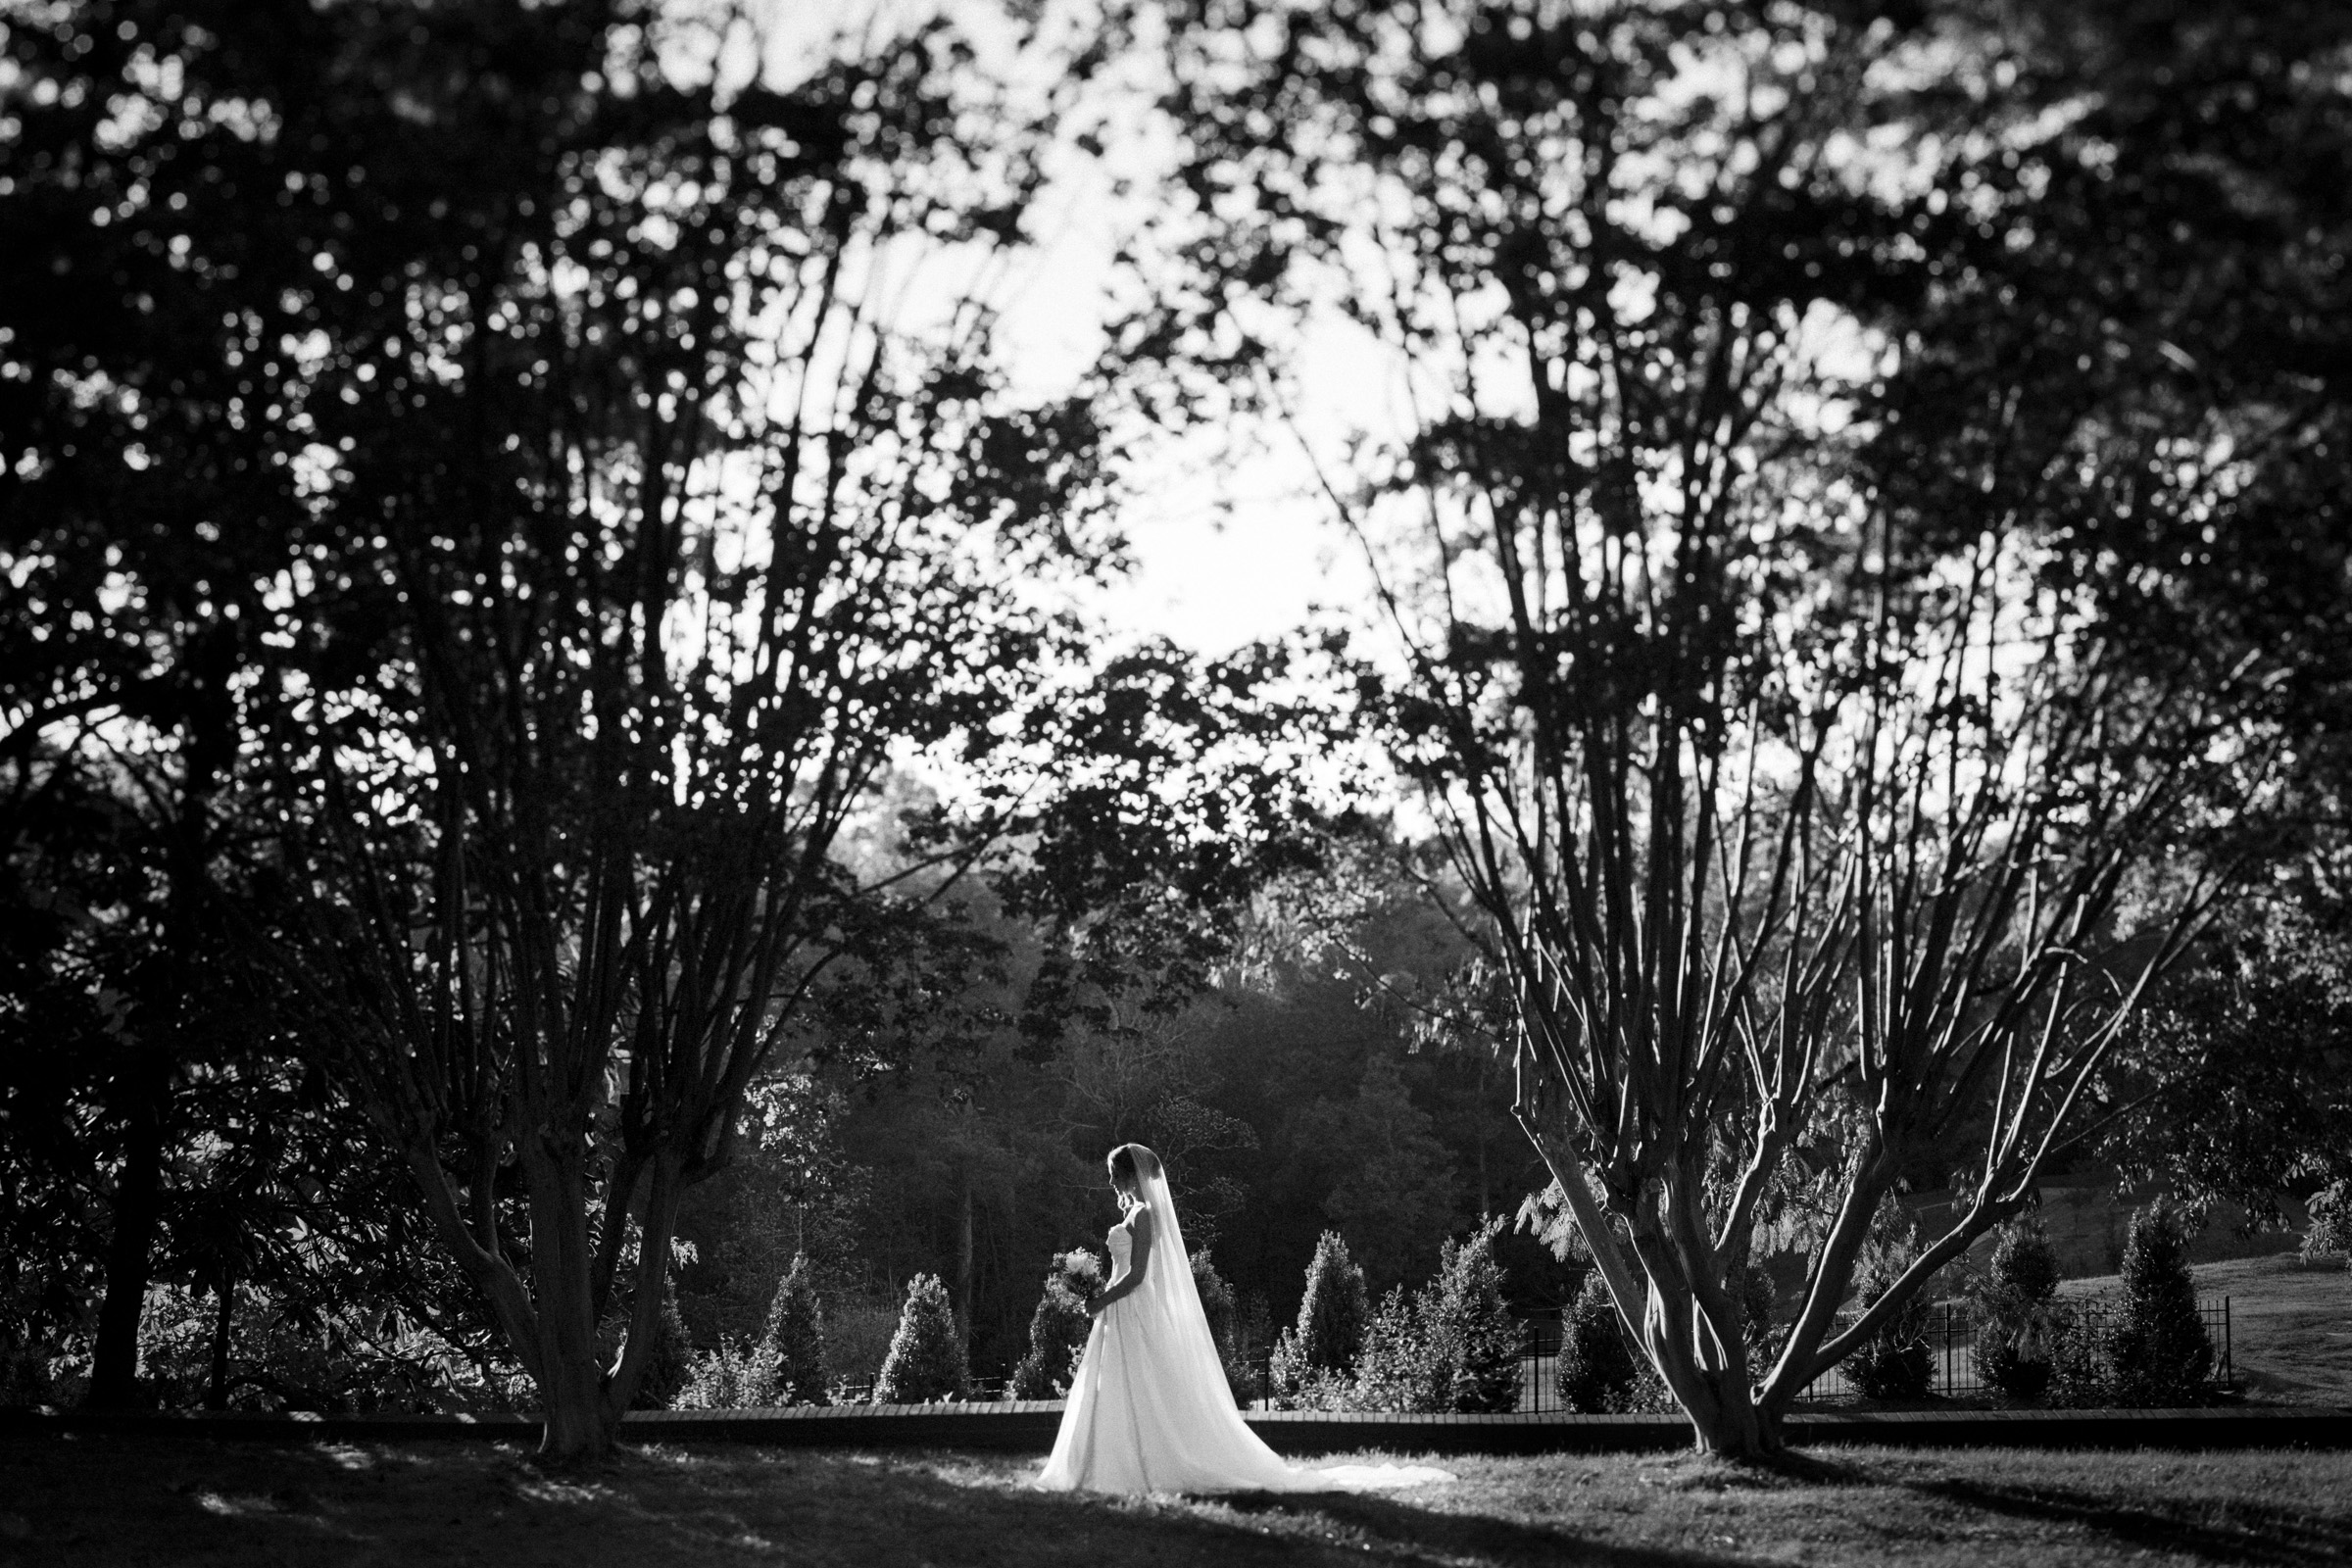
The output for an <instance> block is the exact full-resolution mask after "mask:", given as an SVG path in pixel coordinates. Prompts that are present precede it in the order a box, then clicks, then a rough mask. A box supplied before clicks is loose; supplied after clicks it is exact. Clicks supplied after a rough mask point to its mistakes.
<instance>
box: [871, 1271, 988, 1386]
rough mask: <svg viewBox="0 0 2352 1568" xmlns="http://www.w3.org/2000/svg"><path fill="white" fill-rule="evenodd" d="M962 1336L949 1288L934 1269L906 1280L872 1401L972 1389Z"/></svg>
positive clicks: (875, 1383)
mask: <svg viewBox="0 0 2352 1568" xmlns="http://www.w3.org/2000/svg"><path fill="white" fill-rule="evenodd" d="M971 1384H972V1375H971V1369H970V1367H969V1366H967V1365H966V1364H965V1362H964V1355H963V1336H962V1335H961V1333H959V1332H958V1331H957V1329H956V1312H955V1309H954V1308H953V1307H951V1306H950V1305H949V1304H948V1288H947V1286H946V1285H944V1284H942V1283H941V1282H940V1279H939V1277H938V1276H937V1275H935V1274H917V1275H916V1276H915V1277H914V1278H913V1279H912V1280H910V1281H908V1282H907V1305H906V1308H905V1310H904V1311H903V1312H901V1314H900V1316H899V1331H898V1333H897V1334H895V1335H894V1336H892V1338H891V1342H890V1354H889V1355H888V1356H886V1357H884V1358H883V1362H882V1371H881V1375H880V1376H878V1377H877V1378H875V1380H874V1402H875V1403H876V1404H924V1403H929V1402H931V1401H933V1400H937V1399H959V1398H962V1397H964V1396H965V1395H966V1394H968V1393H970V1392H971Z"/></svg>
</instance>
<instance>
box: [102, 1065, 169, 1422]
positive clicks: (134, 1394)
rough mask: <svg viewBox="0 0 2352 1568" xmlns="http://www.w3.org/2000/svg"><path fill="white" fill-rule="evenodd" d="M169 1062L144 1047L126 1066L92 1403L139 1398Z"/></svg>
mask: <svg viewBox="0 0 2352 1568" xmlns="http://www.w3.org/2000/svg"><path fill="white" fill-rule="evenodd" d="M171 1070H172V1069H171V1063H170V1061H169V1059H168V1058H166V1057H165V1056H164V1055H163V1054H162V1053H160V1052H156V1051H152V1050H149V1051H145V1052H142V1053H141V1054H140V1059H139V1060H138V1061H137V1062H136V1063H135V1064H134V1065H132V1066H131V1067H130V1068H129V1069H127V1070H126V1071H125V1073H124V1079H125V1080H126V1082H125V1084H124V1087H125V1089H126V1090H127V1091H128V1099H129V1103H128V1105H126V1106H125V1107H124V1111H125V1114H124V1128H123V1142H124V1146H125V1148H124V1158H123V1175H122V1178H121V1180H120V1181H118V1182H117V1183H116V1184H115V1203H114V1234H113V1236H112V1237H111V1238H110V1239H109V1241H108V1244H107V1250H106V1297H105V1299H104V1301H103V1302H102V1303H101V1304H100V1306H99V1308H98V1340H97V1344H96V1346H95V1347H94V1348H93V1349H92V1351H91V1355H90V1393H89V1401H88V1402H89V1404H90V1406H91V1408H93V1409H101V1410H123V1409H130V1408H132V1407H134V1406H136V1405H137V1404H139V1403H140V1402H141V1401H140V1399H139V1320H140V1317H141V1315H142V1314H143V1312H144V1311H145V1309H146V1304H147V1280H148V1273H149V1267H150V1263H151V1260H152V1258H153V1256H154V1252H155V1235H156V1232H157V1230H158V1229H159V1228H161V1226H162V1223H163V1213H164V1098H165V1096H166V1094H167V1093H168V1092H169V1091H170V1088H171Z"/></svg>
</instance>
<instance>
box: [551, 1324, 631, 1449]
mask: <svg viewBox="0 0 2352 1568" xmlns="http://www.w3.org/2000/svg"><path fill="white" fill-rule="evenodd" d="M538 1383H539V1397H540V1400H541V1402H542V1403H543V1404H545V1406H546V1416H547V1425H546V1427H545V1428H544V1429H543V1430H542V1431H541V1433H540V1437H539V1451H540V1453H542V1454H544V1455H545V1456H547V1457H548V1458H551V1459H596V1458H602V1457H603V1456H604V1455H606V1454H608V1453H611V1452H612V1451H613V1445H614V1444H615V1443H616V1442H618V1441H619V1438H620V1412H619V1411H618V1410H617V1409H615V1408H614V1407H613V1401H612V1399H611V1398H609V1397H607V1393H606V1388H605V1369H604V1368H603V1367H602V1366H600V1365H598V1364H597V1359H596V1348H595V1346H593V1345H590V1346H588V1347H587V1348H586V1350H585V1353H581V1351H580V1350H579V1349H577V1348H566V1349H565V1350H564V1352H562V1353H559V1352H557V1351H555V1350H553V1349H551V1350H550V1351H549V1353H548V1354H546V1355H545V1356H544V1357H542V1359H541V1361H540V1363H539V1376H538Z"/></svg>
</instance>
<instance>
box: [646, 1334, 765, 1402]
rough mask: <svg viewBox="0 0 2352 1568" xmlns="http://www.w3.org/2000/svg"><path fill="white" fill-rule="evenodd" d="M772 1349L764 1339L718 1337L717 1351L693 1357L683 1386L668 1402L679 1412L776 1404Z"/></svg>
mask: <svg viewBox="0 0 2352 1568" xmlns="http://www.w3.org/2000/svg"><path fill="white" fill-rule="evenodd" d="M776 1386H777V1366H776V1352H775V1348H774V1347H773V1346H772V1345H770V1344H769V1343H768V1342H767V1341H766V1340H764V1339H760V1340H751V1341H747V1342H741V1343H739V1342H737V1341H734V1340H730V1339H727V1338H725V1337H724V1336H721V1337H720V1339H719V1342H718V1348H717V1349H715V1350H711V1351H710V1352H709V1353H708V1354H704V1355H698V1356H696V1357H695V1358H694V1364H693V1366H692V1367H691V1368H690V1369H689V1370H688V1372H687V1374H686V1383H685V1386H684V1387H683V1388H681V1389H680V1390H679V1391H678V1395H677V1397H676V1398H675V1399H673V1400H671V1401H670V1405H671V1408H673V1409H678V1410H751V1409H758V1408H760V1407H762V1406H765V1405H771V1404H774V1403H776V1402H777V1399H776Z"/></svg>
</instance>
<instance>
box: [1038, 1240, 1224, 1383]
mask: <svg viewBox="0 0 2352 1568" xmlns="http://www.w3.org/2000/svg"><path fill="white" fill-rule="evenodd" d="M1102 1288H1103V1261H1102V1259H1101V1258H1098V1257H1097V1256H1095V1254H1094V1253H1092V1252H1090V1251H1088V1250H1086V1249H1084V1248H1079V1249H1077V1250H1074V1251H1069V1252H1064V1253H1062V1254H1061V1255H1060V1256H1059V1257H1056V1258H1055V1259H1054V1266H1053V1267H1052V1268H1050V1269H1048V1270H1047V1271H1046V1289H1045V1294H1044V1295H1043V1296H1041V1297H1039V1299H1038V1302H1037V1310H1036V1311H1035V1312H1034V1313H1032V1314H1031V1315H1030V1318H1029V1349H1028V1352H1027V1353H1026V1354H1024V1355H1023V1356H1022V1357H1021V1359H1020V1361H1019V1363H1018V1364H1017V1365H1015V1366H1014V1367H1013V1369H1012V1379H1011V1383H1010V1386H1009V1387H1008V1388H1007V1389H1006V1391H1005V1392H1006V1393H1007V1394H1008V1395H1009V1396H1010V1397H1013V1398H1015V1399H1058V1398H1060V1397H1062V1396H1063V1395H1064V1394H1067V1393H1068V1392H1069V1389H1070V1381H1071V1379H1072V1378H1074V1377H1075V1376H1076V1375H1077V1372H1078V1358H1079V1357H1080V1356H1081V1355H1083V1354H1084V1353H1085V1351H1086V1339H1087V1335H1088V1334H1089V1332H1091V1331H1092V1329H1093V1327H1094V1319H1093V1318H1092V1317H1090V1316H1089V1315H1088V1313H1087V1310H1086V1303H1087V1301H1088V1300H1089V1299H1092V1298H1093V1296H1094V1294H1095V1293H1096V1292H1097V1291H1100V1290H1101V1289H1102ZM1203 1304H1205V1298H1204V1299H1203Z"/></svg>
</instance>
